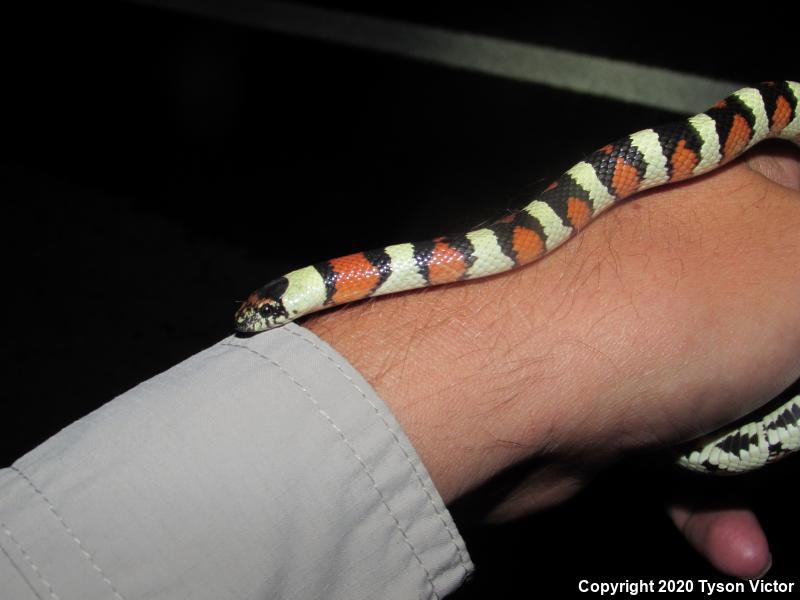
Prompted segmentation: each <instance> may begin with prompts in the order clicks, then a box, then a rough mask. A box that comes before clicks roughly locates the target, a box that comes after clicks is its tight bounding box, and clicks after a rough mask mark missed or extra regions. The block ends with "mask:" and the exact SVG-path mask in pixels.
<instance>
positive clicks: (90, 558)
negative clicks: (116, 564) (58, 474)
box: [11, 466, 125, 600]
mask: <svg viewBox="0 0 800 600" xmlns="http://www.w3.org/2000/svg"><path fill="white" fill-rule="evenodd" d="M11 470H13V471H15V472H16V473H18V474H19V476H20V477H22V479H24V480H25V481H27V482H28V485H30V486H31V488H32V489H33V491H34V492H36V494H37V495H38V496H39V497H40V498H41V499H42V500H44V503H45V504H47V507H48V508H49V509H50V512H51V513H53V515H54V516H55V517H56V519H58V520H59V522H60V523H61V525H62V526H63V527H64V531H66V532H67V535H69V536H70V537H71V538H72V540H73V541H74V542H75V543H76V544H77V545H78V548H79V549H80V551H81V553H82V554H83V555H84V556H85V557H86V559H87V560H88V561H89V563H90V564H91V565H92V568H93V569H94V570H95V571H97V573H98V575H100V577H101V578H102V580H103V581H104V582H105V583H106V585H108V587H109V588H111V591H112V592H113V593H114V595H115V596H116V597H117V599H118V600H125V598H124V597H123V596H122V594H121V593H120V592H119V590H117V588H116V587H115V586H114V584H113V583H111V580H110V579H109V578H108V576H107V575H106V574H105V572H104V571H103V569H101V568H100V566H99V565H98V564H97V562H96V561H95V560H94V557H93V556H92V555H91V553H90V552H89V551H88V550H87V549H86V547H85V546H84V545H83V542H81V541H80V539H78V536H76V535H75V532H74V531H73V530H72V528H71V527H70V526H69V525H67V522H66V521H65V520H64V518H63V517H62V516H61V515H60V514H59V513H58V511H57V510H56V508H55V506H53V503H52V502H50V499H49V498H48V497H47V496H46V495H45V493H44V492H43V491H42V490H40V489H39V488H38V487H36V484H34V483H33V481H32V480H31V479H30V477H28V476H27V475H26V474H25V473H23V472H22V471H21V470H20V469H18V468H17V467H15V466H12V467H11Z"/></svg>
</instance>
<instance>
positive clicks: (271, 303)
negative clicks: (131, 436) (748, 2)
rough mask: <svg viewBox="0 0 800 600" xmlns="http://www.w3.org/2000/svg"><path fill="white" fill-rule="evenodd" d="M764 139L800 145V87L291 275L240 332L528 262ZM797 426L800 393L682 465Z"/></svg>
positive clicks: (250, 306) (259, 295)
mask: <svg viewBox="0 0 800 600" xmlns="http://www.w3.org/2000/svg"><path fill="white" fill-rule="evenodd" d="M769 138H781V139H786V140H790V141H793V142H794V143H797V144H800V83H797V82H794V81H780V82H765V83H761V84H759V85H757V86H753V87H746V88H743V89H740V90H738V91H736V92H734V93H732V94H731V95H730V96H728V97H727V98H725V99H724V100H721V101H719V102H717V104H715V105H714V106H713V107H711V108H710V109H708V110H706V111H705V112H702V113H700V114H697V115H694V116H693V117H690V118H688V119H684V120H681V121H677V122H674V123H670V124H667V125H662V126H659V127H654V128H652V129H645V130H643V131H638V132H636V133H633V134H631V135H628V136H626V137H624V138H621V139H619V140H617V141H616V142H614V143H611V144H607V145H606V146H603V147H602V148H600V149H599V150H597V151H595V152H593V153H592V154H590V155H589V156H588V157H586V158H585V159H584V160H582V161H580V162H578V163H577V164H576V165H574V166H573V167H572V168H570V169H569V170H568V171H566V172H565V173H564V174H563V175H561V176H560V177H559V178H558V179H557V180H555V181H554V182H553V183H551V184H550V185H549V186H548V187H547V188H546V189H545V190H544V191H543V192H542V193H541V194H540V195H539V196H538V197H537V198H535V199H534V200H532V201H531V202H529V203H528V204H527V205H526V206H524V207H523V208H522V209H520V210H517V211H514V212H512V213H510V214H508V215H505V216H504V217H503V218H501V219H499V220H498V221H496V222H494V223H493V224H491V225H488V226H485V227H480V228H478V229H474V230H472V231H469V232H467V233H464V234H461V235H451V236H446V237H438V238H435V239H433V240H429V241H423V242H414V243H405V244H396V245H392V246H386V247H384V248H379V249H376V250H370V251H366V252H357V253H355V254H350V255H348V256H343V257H340V258H334V259H331V260H328V261H325V262H322V263H318V264H315V265H311V266H308V267H304V268H302V269H298V270H296V271H292V272H291V273H287V274H286V275H284V276H282V277H279V278H278V279H274V280H272V281H270V282H269V283H267V284H266V285H264V286H263V287H261V288H259V289H258V290H256V291H255V292H253V293H252V294H251V295H250V297H249V298H248V299H247V300H246V301H245V302H244V303H243V304H242V305H241V307H240V308H239V310H238V311H237V312H236V316H235V324H236V329H237V330H238V331H240V332H259V331H264V330H266V329H271V328H273V327H278V326H281V325H283V324H285V323H287V322H289V321H292V320H294V319H297V318H299V317H302V316H304V315H307V314H309V313H312V312H316V311H318V310H322V309H325V308H328V307H331V306H336V305H340V304H344V303H347V302H354V301H356V300H362V299H364V298H370V297H373V296H379V295H383V294H391V293H395V292H401V291H405V290H412V289H417V288H423V287H428V286H433V285H440V284H446V283H452V282H455V281H462V280H468V279H476V278H479V277H486V276H489V275H494V274H497V273H502V272H504V271H508V270H510V269H514V268H517V267H520V266H523V265H526V264H528V263H530V262H533V261H535V260H537V259H539V258H541V257H543V256H545V255H546V254H548V253H550V252H552V251H553V250H554V249H555V248H557V247H558V246H560V245H561V244H563V243H564V242H565V241H567V240H568V239H570V238H571V237H572V236H573V235H575V234H576V233H577V232H578V231H580V230H581V229H583V228H584V227H586V226H587V225H588V224H589V223H590V222H591V221H592V220H593V219H594V218H595V217H596V216H597V215H599V214H600V213H602V212H603V211H605V210H606V209H608V208H610V207H611V206H613V205H615V204H617V203H619V202H620V201H622V200H623V199H626V198H628V197H630V196H632V195H633V194H636V193H637V192H640V191H642V190H646V189H650V188H653V187H657V186H660V185H664V184H668V183H673V182H676V181H681V180H685V179H689V178H691V177H696V176H698V175H701V174H703V173H707V172H709V171H711V170H713V169H716V168H718V167H719V166H721V165H723V164H726V163H728V162H730V161H732V160H734V159H735V158H737V157H738V156H740V155H741V154H742V153H744V152H746V151H747V150H748V149H750V148H752V147H753V146H754V145H756V144H758V143H759V142H761V141H763V140H766V139H769ZM799 424H800V395H798V396H795V397H794V398H791V399H790V400H788V401H787V402H785V403H784V404H783V405H781V406H780V407H779V408H777V409H776V410H774V411H773V412H771V413H770V414H768V415H766V416H764V417H763V418H761V419H760V420H759V421H756V422H752V423H748V424H747V425H744V426H742V427H740V428H738V429H736V430H734V431H729V432H727V433H725V434H722V435H720V436H719V437H718V438H717V439H716V440H714V441H712V442H711V443H708V444H706V445H705V446H703V447H702V448H701V449H700V450H696V451H693V452H691V453H690V454H687V455H685V456H683V457H681V459H680V460H679V464H681V465H682V466H684V467H686V468H689V469H692V470H696V471H701V472H741V471H748V470H751V469H754V468H758V467H761V466H763V465H765V464H767V463H769V462H772V461H774V460H776V459H777V458H779V457H781V456H783V455H785V454H788V453H790V452H792V451H795V450H797V449H798V447H800V426H799Z"/></svg>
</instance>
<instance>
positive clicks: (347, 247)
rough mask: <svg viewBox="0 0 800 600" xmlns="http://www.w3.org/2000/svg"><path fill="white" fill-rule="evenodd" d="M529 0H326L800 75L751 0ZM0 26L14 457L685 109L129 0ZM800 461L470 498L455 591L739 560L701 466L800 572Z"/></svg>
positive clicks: (8, 453)
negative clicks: (540, 498)
mask: <svg viewBox="0 0 800 600" xmlns="http://www.w3.org/2000/svg"><path fill="white" fill-rule="evenodd" d="M530 4H531V6H527V7H525V8H520V7H515V8H513V9H507V8H497V7H495V8H491V9H490V8H488V7H483V8H480V9H464V7H460V8H459V9H458V10H453V9H452V8H450V7H447V6H444V5H436V7H431V6H430V5H429V6H426V7H419V6H415V5H414V4H409V3H381V5H380V7H376V6H374V5H373V3H367V2H337V3H328V4H327V6H332V5H335V6H337V7H340V8H345V9H351V10H359V11H363V12H366V13H368V14H382V15H384V16H387V17H398V18H402V19H404V20H407V21H415V22H419V23H427V24H435V25H439V26H442V27H445V28H449V29H461V30H468V31H473V32H477V33H484V34H490V35H493V36H497V37H503V38H508V39H517V40H521V41H531V42H535V43H542V44H546V45H550V46H555V47H560V48H565V49H571V50H579V51H582V52H588V53H593V54H598V55H602V56H608V57H613V58H619V59H623V60H627V61H634V62H639V63H642V64H650V65H658V66H664V67H669V68H673V69H676V70H683V71H687V72H692V73H696V74H701V75H705V76H708V77H712V78H719V79H730V80H738V81H760V80H765V79H787V78H789V79H797V78H798V75H799V74H800V73H799V71H800V68H798V64H797V62H796V60H795V58H794V57H795V56H796V55H797V52H796V48H792V46H794V43H795V40H792V39H787V38H782V37H780V36H774V37H771V38H769V40H768V41H767V40H766V38H765V39H760V38H759V37H758V36H757V35H756V34H755V33H754V31H757V30H761V29H764V28H763V27H759V26H758V24H757V23H754V21H753V20H751V19H748V18H746V17H744V16H743V15H742V14H741V13H739V12H737V11H735V10H734V9H733V8H731V9H730V11H729V13H728V12H726V11H725V10H722V9H721V10H719V11H718V12H717V13H716V14H714V15H711V16H710V18H709V19H708V20H707V21H705V20H702V19H701V17H699V16H698V15H697V14H696V13H695V14H694V16H693V17H692V18H685V17H683V18H679V16H678V15H677V14H674V13H672V12H670V11H671V10H673V9H674V7H671V6H667V5H666V4H664V5H662V6H660V10H661V11H662V14H660V15H658V16H657V18H656V17H655V16H653V15H650V16H648V15H644V14H642V15H637V14H635V11H633V10H632V8H631V7H630V6H628V7H627V10H623V8H622V7H621V5H615V6H617V7H616V8H609V6H610V5H607V4H606V3H595V4H594V5H593V6H591V7H587V6H581V7H580V8H578V7H576V5H562V4H557V5H555V6H551V7H549V8H547V9H545V8H542V7H540V6H538V5H536V6H534V5H533V3H530ZM638 17H641V18H640V19H639V20H637V18H638ZM782 18H783V17H782V16H781V15H780V14H776V12H775V11H772V12H770V19H772V24H773V25H775V24H776V23H779V22H780V21H781V19H782ZM3 27H4V29H6V31H5V32H4V40H5V42H6V43H7V46H8V47H7V49H5V50H4V56H5V59H4V61H3V79H4V83H3V85H2V88H3V96H4V101H5V102H6V103H7V104H6V108H5V109H4V111H3V114H4V117H5V118H4V119H3V128H2V130H3V131H2V136H3V143H2V155H1V156H0V198H2V223H3V230H4V235H3V239H4V241H5V242H6V244H7V248H6V250H5V251H4V256H5V259H6V260H5V261H4V274H5V277H4V279H5V283H6V285H5V286H4V287H5V291H4V296H5V300H6V302H5V304H7V306H6V308H4V310H3V314H4V316H5V318H6V320H7V322H6V331H7V332H9V335H7V337H6V340H5V343H4V344H3V354H2V357H0V358H2V363H3V364H4V365H6V366H7V367H8V372H7V374H6V376H5V381H6V382H7V383H9V384H10V385H6V386H5V390H6V391H5V393H4V394H3V397H2V400H1V402H2V413H3V433H2V436H1V437H0V458H2V461H1V464H2V465H8V464H11V463H12V462H13V460H14V459H16V458H17V457H18V456H20V455H21V454H23V453H25V452H26V451H28V450H30V449H31V448H33V447H34V446H36V445H37V444H39V443H41V442H42V441H44V440H45V439H47V438H48V437H49V436H51V435H53V434H54V433H56V432H57V431H58V430H59V429H61V428H62V427H64V426H66V425H68V424H69V423H70V422H72V421H73V420H75V419H78V418H80V417H81V416H83V415H85V414H86V413H88V412H89V411H91V410H93V409H94V408H96V407H98V406H100V405H102V404H103V403H105V402H106V401H108V400H109V399H110V398H112V397H113V396H115V395H117V394H119V393H121V392H124V391H125V390H127V389H129V388H130V387H132V386H133V385H135V384H137V383H139V382H140V381H142V380H144V379H147V378H149V377H151V376H153V375H155V374H157V373H159V372H161V371H163V370H165V369H167V368H169V367H170V366H172V365H173V364H175V363H176V362H178V361H180V360H182V359H184V358H186V357H188V356H190V355H192V354H194V353H196V352H197V351H199V350H201V349H203V348H205V347H207V346H209V345H211V344H213V343H215V342H216V341H217V340H219V339H220V338H222V337H224V336H226V335H228V334H230V332H231V323H232V313H233V311H234V309H235V307H236V305H237V301H239V300H241V299H242V298H244V297H245V296H246V295H247V294H248V293H249V292H250V291H251V290H252V289H253V288H255V287H257V286H258V285H260V284H262V283H264V282H265V281H267V280H268V279H270V278H271V277H273V276H275V275H278V274H281V273H283V272H285V271H286V270H289V269H291V268H295V267H300V266H304V265H305V264H308V263H310V262H312V261H316V260H321V259H325V258H329V257H331V256H336V255H341V254H345V253H350V252H354V251H357V250H361V249H364V248H367V247H377V246H383V245H386V244H389V243H395V242H400V241H406V240H409V239H418V238H422V239H424V238H426V237H430V236H432V235H435V234H438V233H441V232H447V231H458V230H463V229H466V228H468V227H471V226H473V225H475V224H477V223H478V222H480V221H482V220H483V219H485V218H488V217H490V216H492V215H494V214H496V213H498V212H499V211H503V210H505V209H506V208H509V207H516V206H519V205H521V204H522V203H523V202H524V200H525V198H527V197H529V196H530V195H531V194H532V193H535V192H536V191H538V190H540V189H541V188H542V187H544V185H546V183H548V182H549V180H550V179H552V178H554V177H555V176H556V175H557V174H558V173H560V172H561V171H562V170H563V169H565V168H567V167H569V166H570V165H571V164H573V163H574V162H575V161H576V160H577V159H578V158H580V157H581V156H583V155H585V154H587V153H588V152H590V151H592V150H593V149H595V148H597V147H599V146H601V145H602V144H604V143H606V142H608V141H611V140H613V139H616V138H618V137H620V136H621V135H624V134H625V133H628V132H631V131H635V130H637V129H641V128H643V127H649V126H652V125H655V124H658V123H660V122H664V121H668V120H672V119H675V118H676V115H671V114H668V113H666V112H660V111H658V110H655V109H650V108H643V107H638V106H633V105H626V104H623V103H619V102H614V101H611V100H601V99H598V98H594V97H589V96H585V95H580V94H575V93H569V92H564V91H559V90H554V89H550V88H547V87H543V86H539V85H532V84H525V83H517V82H513V81H507V80H503V79H498V78H492V77H487V76H483V75H479V74H475V73H470V72H466V71H458V70H452V69H448V68H445V67H441V66H436V65H431V64H424V63H421V62H414V61H410V60H406V59H402V58H397V57H391V56H386V55H382V54H376V53H371V52H368V51H364V50H355V49H349V48H345V47H342V46H337V45H329V44H325V43H321V42H315V41H310V40H306V39H301V38H297V37H291V36H284V35H279V34H275V33H268V32H264V31H259V30H256V29H249V28H244V27H239V26H234V25H228V24H225V23H221V22H215V21H213V20H206V19H201V18H195V17H191V16H186V15H179V14H175V13H171V12H167V11H163V10H159V9H156V8H151V7H144V6H139V5H135V4H128V3H123V2H96V3H90V2H73V3H69V5H66V3H63V4H61V5H55V6H54V5H51V4H44V3H37V2H30V3H28V4H27V5H26V9H25V10H24V11H21V12H15V13H7V14H6V18H5V19H4V24H3ZM776 29H780V28H779V27H777V28H776V27H772V29H771V30H772V31H775V30H776ZM797 467H798V461H797V460H794V461H787V462H786V463H784V464H782V465H778V466H777V467H776V468H774V469H770V470H768V472H766V473H759V474H757V475H755V476H753V477H748V478H745V480H744V481H739V482H734V481H732V480H726V481H723V482H713V483H711V484H709V483H706V482H702V483H701V482H699V481H697V480H696V479H695V478H692V477H687V476H683V475H681V474H678V473H675V472H674V471H673V470H670V469H662V470H658V471H655V472H651V470H649V469H645V468H643V467H642V466H640V465H625V466H623V467H620V468H619V469H617V470H615V471H613V472H611V473H608V474H607V475H605V476H603V477H602V478H601V479H600V480H599V481H598V482H597V483H596V485H594V486H592V487H591V488H590V489H589V490H588V491H587V492H586V493H584V494H582V495H581V496H580V497H578V498H577V499H575V500H574V501H571V502H569V503H567V504H566V505H564V506H562V507H559V508H558V509H555V510H552V511H548V512H546V513H543V514H540V515H537V516H535V517H533V518H531V519H528V520H526V521H524V522H521V523H515V524H512V525H507V526H502V527H486V526H480V525H479V524H478V523H477V521H476V517H475V514H476V512H475V511H476V504H474V503H468V502H465V503H462V505H460V506H457V507H455V514H456V518H457V520H458V523H459V526H460V528H461V529H462V531H463V532H464V534H465V536H466V537H467V542H468V545H469V548H470V551H471V553H472V555H473V558H474V560H475V561H476V563H477V564H478V572H477V575H476V577H475V578H474V580H473V581H472V582H470V583H469V584H467V585H466V586H465V587H464V588H462V589H461V590H460V591H459V592H457V593H456V594H455V595H454V596H453V597H454V598H458V599H461V600H463V599H467V598H483V597H487V596H492V597H494V596H499V595H501V594H502V593H506V594H510V592H511V591H512V590H515V591H517V592H518V595H519V597H533V596H534V595H537V596H538V595H541V594H545V595H546V594H547V593H548V592H556V593H565V592H570V591H573V590H574V589H576V584H577V580H578V579H580V578H588V579H592V578H596V579H598V578H599V579H603V580H610V579H620V580H624V579H631V580H634V579H639V578H644V579H649V578H659V577H673V578H698V577H705V578H710V579H712V580H718V581H719V580H723V579H724V578H722V576H721V575H718V574H717V573H716V572H715V571H714V570H713V569H711V568H710V567H708V566H707V565H705V563H704V562H703V560H702V559H700V558H699V557H697V556H696V555H695V554H694V553H693V551H692V550H691V549H690V548H688V546H686V544H685V542H684V541H683V540H682V538H681V537H680V535H679V534H678V533H677V532H675V531H674V530H673V528H672V525H671V524H670V523H669V522H668V520H667V519H666V517H665V516H664V514H663V511H662V509H661V503H662V502H663V500H662V499H663V495H664V493H665V492H666V491H667V490H669V489H675V488H676V487H678V486H680V485H685V484H687V483H688V484H689V485H691V486H703V489H706V488H708V490H709V491H708V493H709V494H715V493H723V492H724V493H728V492H735V493H743V494H750V495H752V496H753V502H754V503H755V505H756V507H757V508H758V509H759V514H760V516H761V517H762V519H763V522H764V525H765V527H766V529H767V530H768V533H769V535H770V539H771V542H772V551H773V555H774V557H775V566H774V569H773V573H774V575H775V576H776V577H777V578H779V579H786V580H794V579H795V578H796V576H797V572H798V571H797V569H798V567H797V560H796V559H797V545H796V539H797V533H798V526H797V519H796V504H797V503H796V500H794V499H793V497H792V494H791V493H789V492H788V491H787V486H789V485H791V482H792V481H793V480H794V479H795V478H796V477H791V475H796V472H797V471H796V470H797ZM795 498H796V496H795ZM556 573H560V574H559V575H556Z"/></svg>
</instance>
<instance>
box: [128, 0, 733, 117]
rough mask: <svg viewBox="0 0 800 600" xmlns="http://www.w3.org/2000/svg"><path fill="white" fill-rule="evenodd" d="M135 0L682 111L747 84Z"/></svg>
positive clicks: (272, 12)
mask: <svg viewBox="0 0 800 600" xmlns="http://www.w3.org/2000/svg"><path fill="white" fill-rule="evenodd" d="M132 1H133V2H139V3H141V4H150V5H154V6H160V7H162V8H167V9H171V10H175V11H179V12H185V13H191V14H194V15H201V16H205V17H212V18H214V19H219V20H223V21H228V22H232V23H236V24H239V25H245V26H248V27H255V28H260V29H266V30H269V31H274V32H279V33H284V34H292V35H298V36H303V37H308V38H312V39H316V40H324V41H327V42H335V43H339V44H344V45H347V46H354V47H356V48H364V49H368V50H374V51H379V52H386V53H389V54H394V55H399V56H404V57H408V58H413V59H417V60H422V61H425V62H431V63H436V64H442V65H447V66H449V67H455V68H459V69H466V70H470V71H476V72H479V73H484V74H487V75H492V76H495V77H504V78H506V79H514V80H516V81H524V82H531V83H538V84H544V85H548V86H551V87H555V88H560V89H567V90H572V91H575V92H580V93H585V94H593V95H595V96H602V97H605V98H612V99H614V100H622V101H625V102H632V103H635V104H641V105H644V106H652V107H655V108H660V109H663V110H669V111H673V112H677V113H687V114H689V113H696V112H699V111H701V110H704V109H705V108H708V107H709V106H710V105H712V104H713V103H714V102H716V101H718V100H719V99H720V98H724V97H725V96H727V95H728V94H730V93H731V92H732V91H734V90H736V89H738V88H740V87H743V84H740V83H736V82H732V81H719V80H715V79H709V78H706V77H700V76H698V75H691V74H688V73H680V72H677V71H670V70H668V69H661V68H657V67H646V66H642V65H637V64H634V63H628V62H624V61H619V60H611V59H606V58H598V57H596V56H591V55H587V54H580V53H577V52H568V51H565V50H555V49H553V48H547V47H544V46H537V45H535V44H526V43H522V42H515V41H509V40H503V39H500V38H494V37H489V36H485V35H478V34H474V33H463V32H457V31H448V30H446V29H440V28H438V27H432V26H429V25H419V24H413V23H406V22H403V21H396V20H388V19H383V18H378V17H370V16H366V15H361V14H354V13H347V12H341V11H332V10H327V9H323V8H317V7H313V6H308V5H303V4H288V3H284V2H266V1H258V0H227V1H225V0H216V1H215V0H132ZM532 26H533V25H532Z"/></svg>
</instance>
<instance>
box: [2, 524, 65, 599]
mask: <svg viewBox="0 0 800 600" xmlns="http://www.w3.org/2000/svg"><path fill="white" fill-rule="evenodd" d="M0 528H2V529H3V533H5V534H6V537H7V538H8V539H10V540H11V542H12V543H13V544H14V545H15V546H16V547H17V549H18V550H19V553H20V554H22V557H23V558H24V559H25V562H26V563H28V566H29V567H30V568H31V571H33V572H34V573H36V576H37V577H38V578H39V581H41V582H42V585H43V586H44V587H46V588H47V592H48V593H49V594H50V598H52V599H53V600H61V599H60V598H59V596H58V594H56V592H55V590H53V586H52V585H50V582H49V581H47V580H46V579H45V578H44V575H42V572H41V571H40V570H39V567H37V566H36V563H34V562H33V558H31V555H30V554H28V552H27V551H26V550H25V548H23V546H22V544H21V543H20V542H19V540H17V538H15V537H14V534H13V533H11V531H9V529H8V527H7V526H6V524H5V523H3V521H0ZM10 558H11V557H9V559H10ZM11 562H12V564H13V561H11ZM26 583H27V584H28V586H29V587H30V589H31V591H32V592H33V593H34V594H36V595H37V596H39V593H38V592H37V591H36V590H35V589H34V588H33V587H32V586H31V584H30V582H29V581H26Z"/></svg>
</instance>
